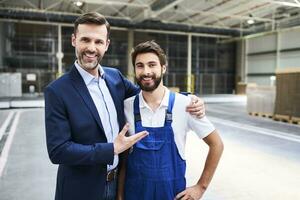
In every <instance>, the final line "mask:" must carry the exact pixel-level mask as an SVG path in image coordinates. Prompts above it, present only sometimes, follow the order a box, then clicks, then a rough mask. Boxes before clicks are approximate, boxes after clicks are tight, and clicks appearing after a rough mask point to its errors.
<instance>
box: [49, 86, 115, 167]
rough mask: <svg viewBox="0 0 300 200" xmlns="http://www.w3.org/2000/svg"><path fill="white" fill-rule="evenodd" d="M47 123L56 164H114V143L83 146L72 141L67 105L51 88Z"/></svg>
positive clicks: (52, 157)
mask: <svg viewBox="0 0 300 200" xmlns="http://www.w3.org/2000/svg"><path fill="white" fill-rule="evenodd" d="M45 122H46V139H47V148H48V153H49V157H50V160H51V161H52V162H53V163H54V164H68V165H94V164H105V165H107V164H112V163H113V157H114V148H113V144H112V143H95V144H90V145H83V144H79V143H76V142H74V141H72V130H71V127H70V123H69V120H68V114H67V111H66V108H65V105H64V103H63V101H62V100H61V98H59V96H58V95H57V94H55V91H54V89H52V88H51V87H47V88H46V90H45Z"/></svg>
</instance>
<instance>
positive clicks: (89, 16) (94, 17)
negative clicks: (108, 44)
mask: <svg viewBox="0 0 300 200" xmlns="http://www.w3.org/2000/svg"><path fill="white" fill-rule="evenodd" d="M79 24H96V25H105V26H106V29H107V39H108V38H109V33H110V24H109V23H108V21H107V20H106V19H105V17H104V16H103V15H101V14H99V13H97V12H90V13H85V14H83V15H81V16H79V17H78V18H77V19H76V21H75V22H74V34H76V32H77V29H78V25H79Z"/></svg>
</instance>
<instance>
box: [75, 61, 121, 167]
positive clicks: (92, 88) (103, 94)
mask: <svg viewBox="0 0 300 200" xmlns="http://www.w3.org/2000/svg"><path fill="white" fill-rule="evenodd" d="M75 67H76V68H77V70H78V72H79V73H80V75H81V77H82V78H83V80H84V82H85V84H86V86H87V88H88V90H89V93H90V95H91V97H92V99H93V102H94V104H95V106H96V108H97V111H98V114H99V117H100V119H101V122H102V125H103V129H104V131H105V135H106V138H107V142H108V143H113V142H114V139H115V138H116V137H117V135H118V133H119V124H118V117H117V111H116V107H115V104H114V101H113V99H112V97H111V95H110V92H109V90H108V87H107V85H106V82H105V80H104V78H103V77H104V76H105V75H104V70H103V68H102V67H101V65H100V64H98V69H99V74H100V76H99V77H95V76H93V75H92V74H90V73H88V72H87V71H85V70H84V69H82V68H81V67H80V66H79V64H78V63H77V61H75ZM118 162H119V158H118V156H117V155H115V156H114V162H113V165H108V166H107V170H108V171H110V170H112V169H114V168H115V167H116V166H117V165H118Z"/></svg>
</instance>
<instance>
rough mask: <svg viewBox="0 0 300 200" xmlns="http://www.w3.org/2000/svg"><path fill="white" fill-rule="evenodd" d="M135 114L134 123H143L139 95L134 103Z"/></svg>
mask: <svg viewBox="0 0 300 200" xmlns="http://www.w3.org/2000/svg"><path fill="white" fill-rule="evenodd" d="M133 114H134V123H135V124H136V123H141V120H142V119H141V113H140V102H139V95H138V94H137V95H135V98H134V102H133Z"/></svg>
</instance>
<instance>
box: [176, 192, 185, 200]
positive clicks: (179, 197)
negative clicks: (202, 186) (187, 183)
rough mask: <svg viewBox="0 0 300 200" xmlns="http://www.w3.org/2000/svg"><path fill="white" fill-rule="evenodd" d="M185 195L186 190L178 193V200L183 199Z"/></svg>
mask: <svg viewBox="0 0 300 200" xmlns="http://www.w3.org/2000/svg"><path fill="white" fill-rule="evenodd" d="M185 194H186V190H184V191H182V192H180V193H178V194H177V195H176V199H181V198H182V197H183V196H184V195H185Z"/></svg>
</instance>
